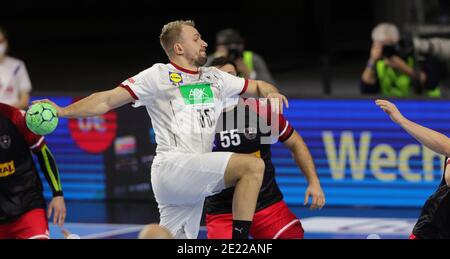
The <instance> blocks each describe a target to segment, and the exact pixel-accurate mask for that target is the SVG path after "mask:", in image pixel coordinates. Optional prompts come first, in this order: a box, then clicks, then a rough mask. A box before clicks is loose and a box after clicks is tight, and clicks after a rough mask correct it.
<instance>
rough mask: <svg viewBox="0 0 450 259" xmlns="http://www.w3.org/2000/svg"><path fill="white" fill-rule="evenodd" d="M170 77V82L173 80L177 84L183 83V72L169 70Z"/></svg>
mask: <svg viewBox="0 0 450 259" xmlns="http://www.w3.org/2000/svg"><path fill="white" fill-rule="evenodd" d="M169 78H170V82H172V83H175V84H182V83H183V77H182V76H181V73H175V72H169Z"/></svg>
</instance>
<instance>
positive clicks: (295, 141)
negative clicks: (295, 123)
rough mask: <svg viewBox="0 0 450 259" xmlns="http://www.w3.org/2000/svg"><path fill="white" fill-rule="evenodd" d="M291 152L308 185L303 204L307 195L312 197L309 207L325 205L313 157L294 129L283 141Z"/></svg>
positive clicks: (306, 200) (306, 202)
mask: <svg viewBox="0 0 450 259" xmlns="http://www.w3.org/2000/svg"><path fill="white" fill-rule="evenodd" d="M283 144H284V145H285V146H286V147H287V148H289V151H290V152H291V154H292V157H293V158H294V160H295V163H296V164H297V166H298V167H299V168H300V169H301V171H302V172H303V173H304V174H305V177H306V179H307V180H308V187H307V188H306V191H305V200H304V203H303V204H304V205H306V204H308V200H309V196H311V198H312V202H311V207H310V208H311V209H321V208H322V207H323V206H324V205H325V194H324V193H323V190H322V187H321V186H320V181H319V177H318V176H317V172H316V167H315V165H314V161H313V158H312V156H311V153H310V152H309V149H308V147H307V146H306V144H305V142H304V141H303V138H302V137H301V136H300V135H299V134H298V133H297V131H294V133H293V134H292V135H291V136H290V137H289V138H288V139H287V140H286V141H285V142H284V143H283Z"/></svg>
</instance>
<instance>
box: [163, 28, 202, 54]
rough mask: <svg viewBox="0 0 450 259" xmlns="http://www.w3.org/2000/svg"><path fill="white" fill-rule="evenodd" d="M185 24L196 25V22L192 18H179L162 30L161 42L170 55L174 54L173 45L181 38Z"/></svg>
mask: <svg viewBox="0 0 450 259" xmlns="http://www.w3.org/2000/svg"><path fill="white" fill-rule="evenodd" d="M183 25H187V26H191V27H195V23H194V21H192V20H186V21H185V20H178V21H173V22H169V23H168V24H166V25H164V27H163V28H162V30H161V34H160V35H159V42H160V43H161V46H162V48H163V49H164V51H165V52H166V54H167V55H168V56H169V57H170V56H171V55H172V54H173V45H174V44H175V43H177V42H178V41H179V40H180V36H181V29H182V27H183Z"/></svg>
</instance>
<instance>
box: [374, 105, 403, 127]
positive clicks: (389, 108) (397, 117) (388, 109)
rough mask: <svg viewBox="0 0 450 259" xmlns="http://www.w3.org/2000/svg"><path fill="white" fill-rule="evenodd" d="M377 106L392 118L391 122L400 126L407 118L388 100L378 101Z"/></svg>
mask: <svg viewBox="0 0 450 259" xmlns="http://www.w3.org/2000/svg"><path fill="white" fill-rule="evenodd" d="M375 103H376V105H378V106H379V107H380V108H381V109H382V110H383V111H384V112H385V113H386V114H387V115H389V116H390V117H391V120H392V121H394V122H395V123H397V124H400V123H401V122H402V121H403V120H405V117H403V115H402V114H401V113H400V111H399V110H398V109H397V106H395V104H393V103H391V102H389V101H386V100H376V101H375Z"/></svg>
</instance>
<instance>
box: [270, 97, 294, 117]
mask: <svg viewBox="0 0 450 259" xmlns="http://www.w3.org/2000/svg"><path fill="white" fill-rule="evenodd" d="M267 99H269V102H270V106H271V107H272V112H274V113H275V114H283V104H284V105H286V108H289V102H288V99H287V98H286V96H284V95H282V94H280V93H271V94H268V95H267Z"/></svg>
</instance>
